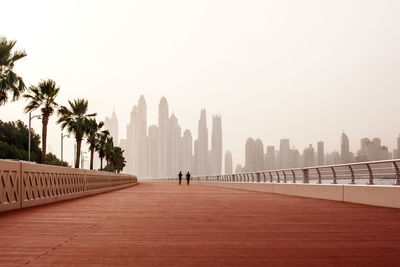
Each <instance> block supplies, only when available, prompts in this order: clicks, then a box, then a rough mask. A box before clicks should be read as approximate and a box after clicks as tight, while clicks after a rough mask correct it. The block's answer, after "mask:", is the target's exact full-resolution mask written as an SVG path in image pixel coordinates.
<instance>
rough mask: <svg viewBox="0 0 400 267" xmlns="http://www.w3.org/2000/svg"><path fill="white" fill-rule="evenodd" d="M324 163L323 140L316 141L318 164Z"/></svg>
mask: <svg viewBox="0 0 400 267" xmlns="http://www.w3.org/2000/svg"><path fill="white" fill-rule="evenodd" d="M324 164H325V159H324V142H322V141H319V142H318V166H322V165H324Z"/></svg>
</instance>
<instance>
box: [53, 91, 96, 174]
mask: <svg viewBox="0 0 400 267" xmlns="http://www.w3.org/2000/svg"><path fill="white" fill-rule="evenodd" d="M68 103H69V106H70V108H67V107H65V106H61V107H60V109H59V110H58V116H59V118H58V121H57V123H58V124H61V129H64V128H67V132H68V133H70V134H71V133H72V134H74V135H75V140H76V161H75V168H79V158H80V156H81V146H82V139H83V136H84V135H85V133H86V129H87V128H88V127H89V119H90V118H93V117H95V116H96V115H97V114H96V113H92V114H87V112H88V101H87V100H85V99H80V98H78V99H75V100H74V102H71V100H69V101H68Z"/></svg>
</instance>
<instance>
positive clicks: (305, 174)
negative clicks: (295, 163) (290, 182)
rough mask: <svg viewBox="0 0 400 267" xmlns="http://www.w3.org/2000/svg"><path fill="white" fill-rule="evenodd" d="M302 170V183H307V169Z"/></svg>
mask: <svg viewBox="0 0 400 267" xmlns="http://www.w3.org/2000/svg"><path fill="white" fill-rule="evenodd" d="M302 171H303V184H308V183H309V176H308V169H302Z"/></svg>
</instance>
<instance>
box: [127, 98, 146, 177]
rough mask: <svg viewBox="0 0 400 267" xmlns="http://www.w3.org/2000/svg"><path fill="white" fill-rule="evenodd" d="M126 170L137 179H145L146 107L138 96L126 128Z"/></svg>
mask: <svg viewBox="0 0 400 267" xmlns="http://www.w3.org/2000/svg"><path fill="white" fill-rule="evenodd" d="M127 150H128V153H127V156H128V157H127V170H128V172H129V173H132V174H135V175H137V176H139V177H146V176H147V171H148V164H147V160H148V158H147V106H146V101H145V99H144V97H143V96H140V98H139V102H138V105H137V106H133V108H132V111H131V117H130V124H129V125H128V126H127Z"/></svg>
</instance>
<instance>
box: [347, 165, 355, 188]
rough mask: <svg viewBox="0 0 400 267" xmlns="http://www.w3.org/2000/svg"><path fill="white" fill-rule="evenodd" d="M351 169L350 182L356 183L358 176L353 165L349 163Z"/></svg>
mask: <svg viewBox="0 0 400 267" xmlns="http://www.w3.org/2000/svg"><path fill="white" fill-rule="evenodd" d="M349 169H350V173H351V182H350V184H355V183H356V177H355V175H354V170H353V167H351V165H349Z"/></svg>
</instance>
